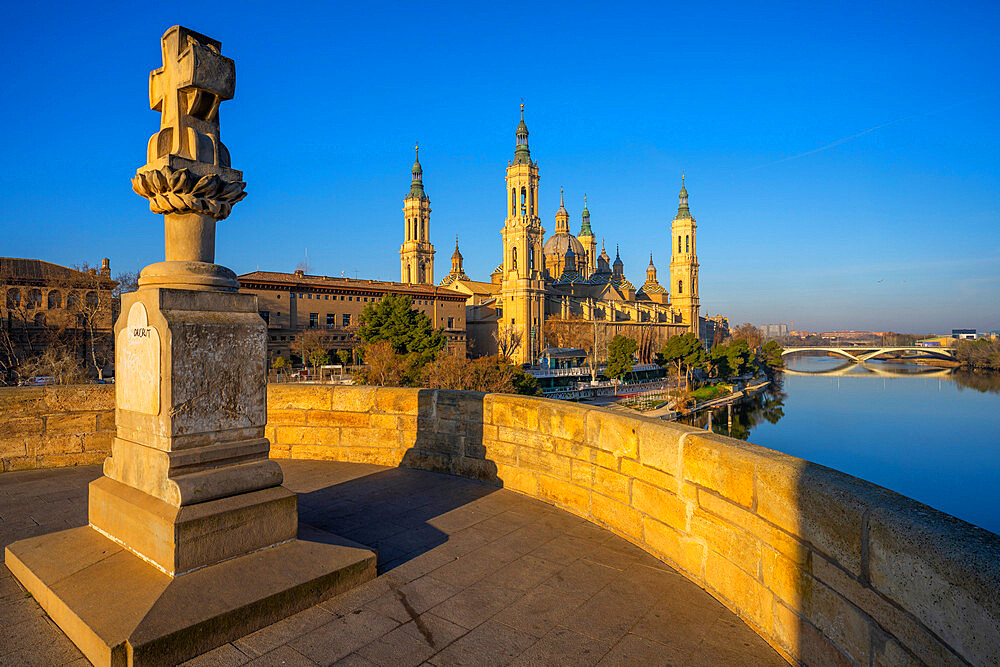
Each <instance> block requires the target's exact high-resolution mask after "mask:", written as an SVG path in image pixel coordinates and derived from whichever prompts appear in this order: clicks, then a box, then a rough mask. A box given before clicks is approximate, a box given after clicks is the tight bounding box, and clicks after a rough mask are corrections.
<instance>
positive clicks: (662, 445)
mask: <svg viewBox="0 0 1000 667" xmlns="http://www.w3.org/2000/svg"><path fill="white" fill-rule="evenodd" d="M697 432H701V430H700V429H695V428H691V427H689V426H684V425H683V424H662V423H661V424H651V423H648V422H643V423H642V425H641V426H640V427H639V457H638V458H639V462H640V463H642V464H643V465H646V466H649V467H651V468H655V469H656V470H660V471H663V472H665V473H668V474H670V475H673V476H674V477H680V475H681V439H682V438H683V437H684V436H685V435H686V434H688V433H697Z"/></svg>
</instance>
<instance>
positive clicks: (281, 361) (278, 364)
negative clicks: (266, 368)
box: [271, 355, 290, 375]
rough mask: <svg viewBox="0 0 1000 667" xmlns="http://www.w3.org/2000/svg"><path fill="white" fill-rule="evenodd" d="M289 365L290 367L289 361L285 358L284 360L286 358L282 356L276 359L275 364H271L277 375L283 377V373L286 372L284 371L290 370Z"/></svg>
mask: <svg viewBox="0 0 1000 667" xmlns="http://www.w3.org/2000/svg"><path fill="white" fill-rule="evenodd" d="M289 365H290V364H289V363H288V359H285V358H284V357H282V356H281V355H278V356H277V357H276V358H275V360H274V362H273V363H272V364H271V368H273V369H274V370H275V372H276V373H278V374H279V375H281V373H282V372H283V371H284V370H285V369H286V368H288V366H289Z"/></svg>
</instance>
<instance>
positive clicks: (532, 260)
mask: <svg viewBox="0 0 1000 667" xmlns="http://www.w3.org/2000/svg"><path fill="white" fill-rule="evenodd" d="M528 270H529V271H534V270H535V251H534V250H529V251H528Z"/></svg>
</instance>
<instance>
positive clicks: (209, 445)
mask: <svg viewBox="0 0 1000 667" xmlns="http://www.w3.org/2000/svg"><path fill="white" fill-rule="evenodd" d="M162 44H163V62H164V66H163V67H162V68H160V69H158V70H155V71H154V72H153V73H152V74H151V76H150V100H151V104H152V106H153V108H154V109H156V110H158V111H160V112H161V114H162V118H161V129H160V131H159V132H158V133H156V134H154V135H153V137H152V138H151V139H150V141H149V146H148V150H147V163H146V165H144V166H143V167H141V168H140V169H139V170H138V172H137V173H136V176H135V178H133V180H132V187H133V189H134V190H135V191H136V192H137V193H138V194H140V195H142V196H143V197H145V198H146V199H148V200H149V205H150V209H151V210H152V211H153V212H154V213H162V214H163V215H164V224H165V244H164V250H165V261H163V262H159V263H156V264H152V265H150V266H147V267H146V268H145V269H144V270H143V271H142V274H141V275H140V276H139V289H138V291H136V292H133V293H130V294H126V295H124V296H123V297H122V310H121V315H120V316H119V318H118V321H117V322H116V323H115V369H116V389H115V418H116V426H117V434H116V436H117V437H115V439H114V441H113V443H112V447H111V456H110V457H109V458H108V459H107V460H106V461H105V464H104V477H102V478H100V479H98V480H96V481H94V482H93V483H92V484H91V485H90V496H89V503H90V504H89V521H90V525H89V526H87V527H83V528H75V529H72V530H67V531H63V532H59V533H52V534H49V535H42V536H39V537H34V538H31V539H28V540H22V541H20V542H16V543H14V544H11V545H10V546H8V547H7V549H6V552H5V562H6V564H7V566H8V567H9V568H10V569H11V571H12V572H13V573H14V575H15V576H16V577H17V578H18V579H19V580H20V581H21V583H22V584H24V586H25V587H26V588H27V589H28V591H30V592H31V594H32V595H33V596H34V598H35V599H36V600H38V602H39V604H41V605H42V607H43V608H44V609H45V610H46V611H47V612H48V614H49V616H50V617H51V618H52V619H53V620H54V621H55V622H56V624H58V625H59V627H60V628H62V629H63V631H64V632H65V633H66V634H67V636H69V638H70V639H71V640H73V642H74V643H75V644H76V645H77V646H78V647H79V648H80V650H81V651H83V653H84V655H86V656H87V658H88V659H89V660H90V661H91V662H93V663H95V664H98V665H105V664H116V665H117V664H176V663H177V662H181V661H183V660H186V659H188V658H191V657H193V656H195V655H198V654H199V653H201V652H204V651H207V650H210V649H212V648H214V647H216V646H219V645H221V644H224V643H226V642H228V641H231V640H233V639H236V638H238V637H241V636H243V635H245V634H247V633H250V632H253V631H254V630H257V629H258V628H260V627H262V626H264V625H267V624H269V623H273V622H275V621H277V620H280V619H281V618H283V617H285V616H287V615H288V614H292V613H295V612H297V611H300V610H302V609H304V608H306V607H308V606H311V605H313V604H315V603H317V602H319V601H321V600H323V599H325V598H327V597H330V596H331V595H335V594H337V593H339V592H342V591H344V590H346V589H347V588H349V587H351V586H353V585H356V584H358V583H361V582H363V581H365V580H368V579H371V578H373V577H374V576H375V554H374V552H373V551H371V550H369V549H365V548H363V547H361V546H359V545H355V544H350V543H347V542H346V541H344V540H340V539H339V538H336V537H334V536H332V535H328V534H325V533H316V534H312V535H309V536H304V535H300V534H299V533H298V515H297V507H296V500H297V499H296V496H295V494H294V493H291V492H290V491H288V490H287V489H285V488H283V487H282V486H281V482H282V474H281V468H280V467H279V466H278V465H277V463H275V462H274V461H271V460H269V458H268V454H269V448H270V445H269V443H268V441H267V439H266V438H265V437H264V426H265V424H266V421H267V405H266V404H267V401H266V390H267V385H266V378H265V358H266V348H267V332H266V326H265V324H264V321H263V320H262V319H261V317H260V315H259V314H258V312H257V299H256V297H254V296H252V295H246V294H240V293H239V291H238V290H239V284H238V282H237V281H236V276H235V274H234V273H233V272H232V271H231V270H229V269H227V268H225V267H223V266H219V265H217V264H215V227H216V223H217V222H218V221H219V220H222V219H224V218H226V217H227V216H228V215H229V213H230V210H231V209H232V206H233V204H235V203H237V202H239V201H240V200H241V199H243V197H244V196H245V193H244V192H243V187H244V183H243V182H242V178H243V174H242V173H241V172H239V171H236V170H235V169H232V167H231V166H230V164H229V151H228V150H227V149H226V148H225V146H224V145H223V144H222V142H221V141H220V140H219V126H218V105H219V103H220V102H221V101H223V100H227V99H230V98H232V96H233V94H234V92H235V66H234V64H233V61H232V60H230V59H228V58H225V57H224V56H222V55H221V47H222V45H221V44H220V43H219V42H217V41H215V40H212V39H211V38H208V37H206V36H204V35H200V34H198V33H196V32H194V31H191V30H187V29H185V28H181V27H179V26H175V27H173V28H171V29H170V30H168V31H167V32H166V34H165V35H164V36H163V40H162Z"/></svg>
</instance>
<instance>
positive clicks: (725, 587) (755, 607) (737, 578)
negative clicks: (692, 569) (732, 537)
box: [705, 550, 774, 635]
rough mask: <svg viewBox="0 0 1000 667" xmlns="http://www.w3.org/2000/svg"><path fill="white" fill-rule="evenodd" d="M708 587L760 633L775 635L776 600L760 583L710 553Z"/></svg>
mask: <svg viewBox="0 0 1000 667" xmlns="http://www.w3.org/2000/svg"><path fill="white" fill-rule="evenodd" d="M705 583H706V584H708V586H709V587H711V588H712V589H714V590H715V591H716V592H718V594H719V595H720V596H721V598H722V599H723V600H724V601H725V604H726V606H727V607H729V608H730V609H732V610H734V611H735V612H736V613H737V614H739V615H740V617H741V618H743V619H745V620H746V621H747V622H748V623H749V624H750V625H751V626H754V627H755V629H756V630H757V631H758V632H760V633H762V634H765V635H773V634H774V614H773V604H774V597H773V596H772V595H771V591H769V590H767V589H766V588H765V587H764V586H763V585H762V584H761V583H760V582H759V581H757V580H756V579H754V578H753V577H751V576H750V575H749V574H747V573H746V572H744V571H743V570H741V569H740V568H739V567H737V566H736V565H734V564H733V563H731V562H730V561H728V560H727V559H725V558H723V557H722V556H720V555H719V554H717V553H715V552H714V551H711V550H709V551H708V552H707V553H706V554H705Z"/></svg>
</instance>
